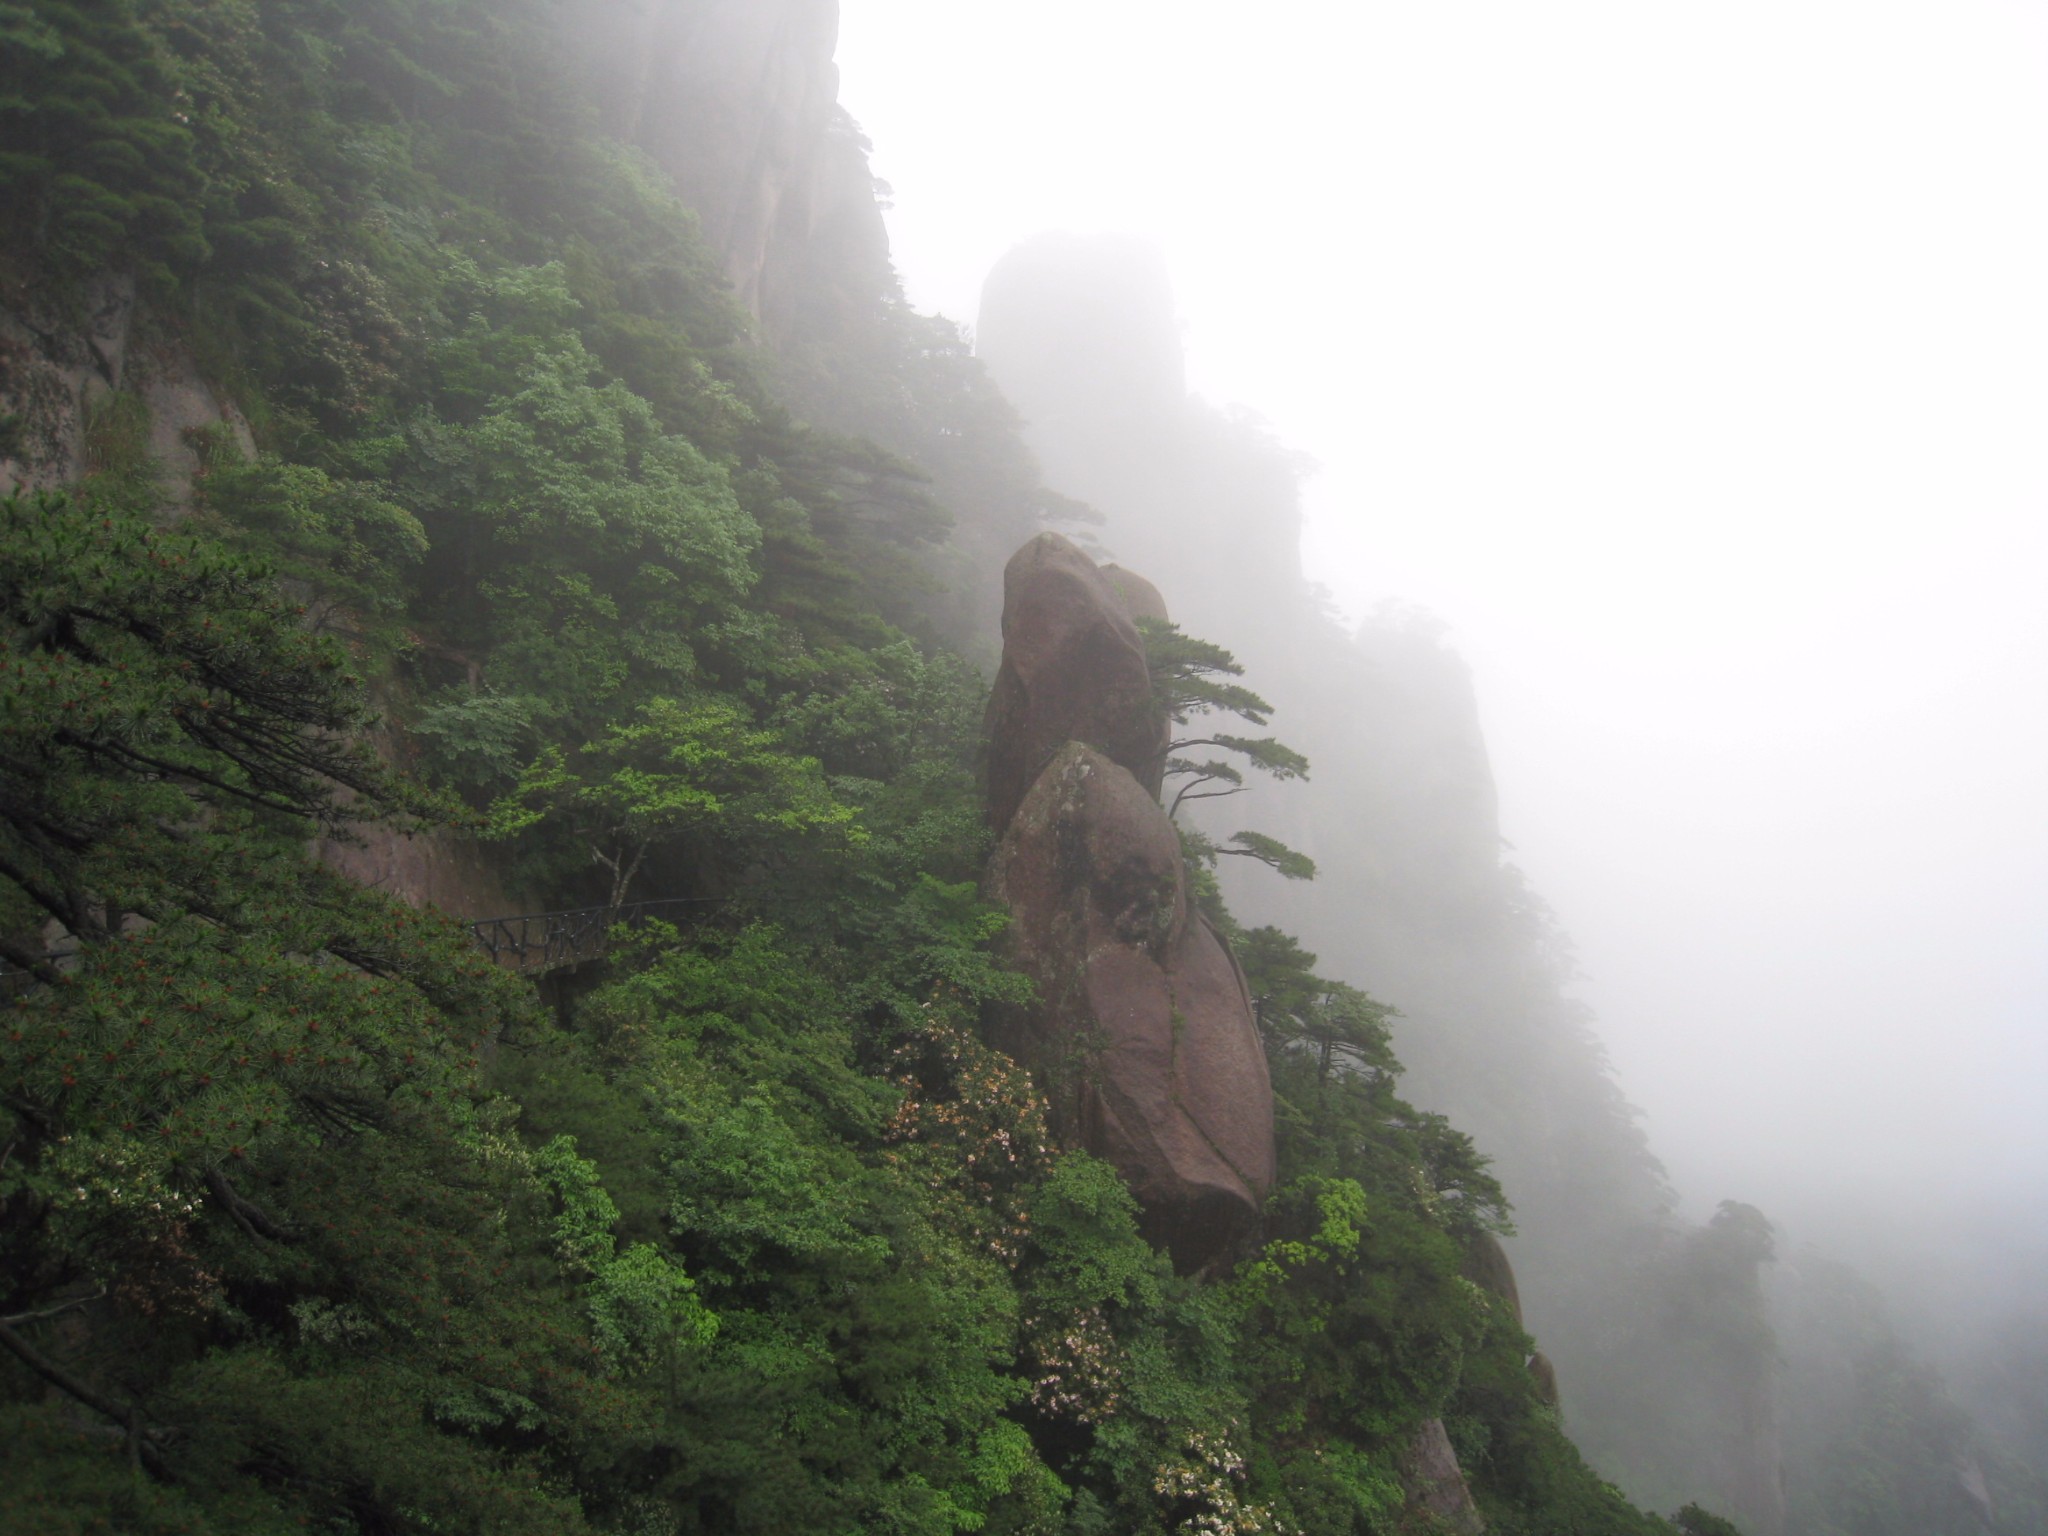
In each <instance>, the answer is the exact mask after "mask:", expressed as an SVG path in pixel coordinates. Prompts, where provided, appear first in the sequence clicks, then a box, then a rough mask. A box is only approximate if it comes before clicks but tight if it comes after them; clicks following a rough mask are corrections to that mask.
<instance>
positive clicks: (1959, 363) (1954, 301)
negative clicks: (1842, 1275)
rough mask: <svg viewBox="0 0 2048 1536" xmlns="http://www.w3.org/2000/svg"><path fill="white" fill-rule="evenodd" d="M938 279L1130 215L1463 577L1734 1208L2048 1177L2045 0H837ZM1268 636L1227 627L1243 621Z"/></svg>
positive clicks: (1429, 552)
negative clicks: (1057, 231) (1038, 240)
mask: <svg viewBox="0 0 2048 1536" xmlns="http://www.w3.org/2000/svg"><path fill="white" fill-rule="evenodd" d="M839 57H840V64H841V68H842V71H843V77H844V88H843V93H842V94H843V99H844V101H845V102H846V104H847V106H848V107H849V108H850V110H851V111H852V112H853V114H854V115H855V116H856V117H857V118H858V119H859V120H860V121H861V123H862V124H863V126H864V127H865V128H866V129H867V130H868V132H869V133H870V135H871V136H872V137H873V139H874V141H875V157H874V158H875V167H876V171H877V173H878V174H879V175H880V176H882V177H884V178H886V179H887V180H889V181H890V182H891V183H893V184H894V187H895V202H896V206H895V210H894V212H893V213H892V214H891V215H890V229H891V234H892V238H893V240H894V243H895V250H896V260H897V264H898V266H899V268H900V269H901V270H902V272H903V275H904V278H905V282H906V285H907V287H908V290H909V293H910V296H911V298H912V300H913V301H914V302H915V303H917V304H918V305H919V306H920V307H922V308H927V309H933V308H935V309H940V310H943V311H944V312H946V313H948V314H951V315H953V316H955V317H957V318H961V319H967V320H971V319H972V317H973V313H974V307H975V302H976V295H977V293H978V291H979V287H980V283H981V278H982V275H983V274H984V273H985V272H986V271H987V269H988V267H989V266H990V264H991V263H992V262H993V261H994V260H995V259H996V258H997V257H998V256H999V255H1001V254H1002V252H1003V251H1004V250H1006V249H1007V248H1008V247H1009V246H1010V245H1011V244H1013V243H1014V242H1016V241H1017V240H1019V239H1021V238H1023V237H1025V236H1027V235H1030V234H1032V233H1035V232H1037V231H1039V230H1041V229H1046V228H1055V227H1063V228H1070V229H1080V230H1105V229H1106V230H1118V231H1135V232H1138V233H1142V234H1145V235H1147V236H1149V237H1150V238H1152V239H1153V240H1154V241H1156V242H1157V244H1158V245H1159V247H1160V248H1161V250H1162V251H1163V252H1164V254H1165V256H1166V259H1167V261H1168V263H1169V265H1170V267H1171V269H1172V271H1173V273H1174V278H1175V283H1176V289H1177V295H1178V302H1179V306H1180V310H1181V313H1182V316H1183V320H1184V328H1185V335H1186V340H1187V345H1188V351H1189V362H1190V376H1191V379H1192V380H1193V382H1194V384H1195V387H1196V388H1197V389H1198V390H1199V391H1200V392H1202V393H1203V394H1205V395H1207V396H1209V397H1210V398H1212V399H1215V400H1218V401H1241V402H1243V403H1245V404H1248V405H1251V406H1252V407H1254V408H1255V409H1257V410H1259V411H1260V412H1261V413H1262V414H1264V415H1265V416H1266V417H1267V418H1268V419H1269V420H1270V421H1271V422H1272V423H1273V424H1274V426H1275V428H1276V429H1277V430H1278V431H1279V433H1280V434H1281V436H1282V437H1283V438H1284V439H1285V440H1286V441H1287V442H1289V443H1290V444H1291V445H1293V446H1295V447H1298V448H1301V449H1304V450H1306V451H1307V452H1309V453H1310V454H1312V455H1313V456H1314V457H1315V458H1316V459H1317V460H1318V461H1320V463H1321V465H1322V466H1323V468H1322V473H1321V474H1320V476H1319V477H1318V478H1317V479H1316V480H1315V481H1314V482H1313V483H1312V485H1311V486H1310V488H1309V492H1308V502H1309V514H1310V528H1309V539H1308V548H1307V550H1306V551H1305V559H1306V563H1307V568H1308V570H1309V572H1310V573H1311V574H1312V575H1313V576H1314V577H1315V578H1316V579H1317V580H1320V581H1322V582H1323V583H1325V584H1326V585H1327V586H1329V587H1330V588H1331V589H1332V591H1333V592H1334V593H1335V595H1336V596H1337V598H1338V600H1339V601H1340V603H1341V604H1342V605H1343V606H1345V607H1347V608H1348V609H1350V610H1351V611H1353V612H1362V611H1364V610H1366V609H1367V608H1369V607H1370V606H1372V605H1373V604H1375V603H1376V602H1378V601H1379V600H1381V599H1382V598H1386V597H1401V598H1406V599H1410V600H1413V601H1416V602H1419V603H1421V604H1422V605H1424V606H1426V607H1428V608H1430V609H1432V610H1434V611H1435V612H1436V613H1437V614H1438V615H1440V616H1441V617H1442V618H1443V619H1445V620H1446V621H1447V622H1448V623H1449V624H1450V626H1451V629H1452V638H1453V640H1454V643H1456V644H1457V645H1458V647H1459V648H1460V649H1461V650H1462V651H1463V652H1464V653H1465V655H1466V656H1467V657H1468V658H1469V659H1470V661H1471V662H1472V664H1473V668H1474V672H1475V674H1476V678H1477V683H1478V687H1479V692H1480V699H1481V707H1482V711H1483V713H1484V716H1485V718H1486V722H1487V726H1488V731H1489V735H1490V737H1491V740H1492V745H1493V750H1494V756H1495V766H1496V770H1497V774H1498V777H1499V779H1500V783H1501V790H1502V808H1503V819H1504V829H1505V831H1506V834H1507V836H1508V837H1509V838H1510V839H1511V840H1512V841H1513V843H1514V844H1515V846H1516V850H1517V851H1516V854H1515V857H1516V858H1517V859H1518V860H1519V861H1520V862H1521V863H1522V864H1523V866H1524V868H1525V869H1526V870H1527V871H1528V872H1529V874H1530V877H1531V879H1532V881H1533V882H1534V883H1535V885H1536V886H1537V887H1538V889H1540V890H1542V891H1544V892H1545V893H1546V894H1548V895H1549V897H1550V898H1551V900H1552V902H1553V904H1554V905H1556V907H1557V908H1558V910H1559V912H1560V915H1561V916H1562V918H1563V920H1564V922H1565V924H1566V926H1567V927H1568V929H1569V930H1570V931H1571V932H1572V934H1573V935H1574V936H1575V937H1576V939H1577V940H1578V943H1579V948H1580V953H1581V960H1582V963H1583V965H1584V968H1585V970H1586V972H1587V979H1586V982H1585V984H1584V987H1583V988H1582V991H1583V994H1584V995H1585V997H1586V998H1587V1000H1588V1001H1589V1002H1590V1003H1592V1004H1593V1006H1594V1007H1595V1008H1596V1010H1597V1011H1598V1013H1599V1015H1600V1018H1601V1026H1602V1030H1603V1033H1604V1035H1605V1037H1606V1038H1607V1040H1608V1043H1609V1045H1610V1047H1611V1048H1612V1050H1613V1054H1614V1057H1615V1060H1616V1062H1617V1065H1618V1068H1619V1070H1620V1073H1621V1077H1622V1080H1623V1086H1624V1088H1625V1089H1626V1091H1627V1092H1628V1093H1629V1095H1630V1097H1631V1098H1633V1099H1634V1100H1635V1101H1636V1102H1637V1103H1638V1104H1640V1105H1642V1106H1643V1107H1644V1109H1645V1110H1646V1111H1647V1112H1648V1115H1649V1128H1650V1133H1651V1137H1652V1141H1653V1143H1654V1144H1655V1145H1656V1147H1657V1148H1658V1149H1659V1151H1660V1152H1661V1153H1662V1154H1663V1155H1664V1156H1665V1158H1666V1160H1667V1162H1668V1163H1669V1164H1670V1165H1671V1167H1672V1171H1673V1173H1674V1175H1675V1176H1676V1177H1677V1179H1678V1180H1679V1182H1680V1184H1681V1186H1682V1187H1683V1189H1684V1190H1685V1191H1686V1193H1687V1194H1688V1196H1689V1197H1690V1198H1691V1199H1692V1200H1693V1201H1694V1202H1695V1203H1696V1206H1697V1207H1699V1208H1705V1209H1710V1208H1711V1206H1712V1203H1713V1201H1715V1200H1717V1199H1719V1198H1721V1197H1722V1196H1724V1195H1729V1196H1735V1197H1738V1198H1744V1199H1749V1200H1752V1201H1755V1202H1756V1203H1758V1204H1760V1205H1762V1206H1763V1207H1764V1208H1765V1209H1766V1210H1767V1211H1770V1212H1772V1213H1773V1214H1776V1215H1779V1216H1781V1217H1790V1218H1791V1219H1792V1220H1793V1221H1794V1223H1795V1224H1798V1223H1801V1222H1804V1223H1806V1225H1807V1228H1808V1230H1814V1229H1816V1228H1818V1227H1821V1226H1825V1225H1827V1221H1826V1220H1825V1219H1824V1217H1825V1213H1829V1212H1832V1213H1838V1214H1839V1215H1841V1216H1842V1217H1844V1218H1850V1219H1854V1220H1857V1221H1861V1222H1869V1223H1872V1224H1873V1225H1874V1226H1876V1227H1889V1228H1891V1229H1892V1230H1893V1231H1894V1232H1895V1233H1897V1232H1903V1231H1905V1230H1907V1229H1909V1228H1910V1227H1911V1226H1912V1225H1913V1224H1914V1223H1916V1222H1918V1221H1919V1220H1921V1219H1922V1218H1923V1217H1931V1216H1934V1215H1939V1214H1949V1215H1953V1216H1955V1217H1957V1218H1958V1219H1963V1220H1970V1221H1978V1220H1982V1221H1984V1222H1989V1223H2005V1224H2007V1225H2009V1226H2010V1225H2012V1224H2015V1223H2016V1224H2017V1225H2018V1226H2020V1227H2032V1228H2034V1229H2037V1230H2038V1229H2040V1228H2041V1227H2042V1226H2043V1225H2044V1221H2043V1218H2044V1217H2048V1106H2044V1103H2043V1100H2044V1097H2048V1092H2044V1090H2048V812H2044V809H2043V805H2042V796H2043V792H2044V789H2048V0H2002V3H2001V0H1897V3H1888V0H1854V3H1849V0H1767V3H1757V0H1722V3H1718V4H1714V5H1697V4H1687V5H1679V4H1673V3H1666V0H1604V3H1603V0H1546V3H1543V4H1530V3H1529V0H1512V3H1488V0H1465V3H1458V0H1404V3H1383V0H1347V3H1343V4H1338V3H1303V0H1269V3H1267V4H1264V5H1258V6H1249V5H1245V4H1242V3H1236V4H1230V5H1223V4H1212V3H1206V0H1031V3H1029V4H1025V3H1022V0H969V3H962V0H844V4H843V19H842V25H841V42H840V54H839ZM1218 638H1219V639H1223V640H1225V641H1226V643H1227V639H1228V637H1227V636H1221V637H1218Z"/></svg>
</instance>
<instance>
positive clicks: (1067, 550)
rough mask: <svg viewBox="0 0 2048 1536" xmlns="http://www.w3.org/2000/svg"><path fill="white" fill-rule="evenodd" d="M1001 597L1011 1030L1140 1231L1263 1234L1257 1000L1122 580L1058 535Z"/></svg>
mask: <svg viewBox="0 0 2048 1536" xmlns="http://www.w3.org/2000/svg"><path fill="white" fill-rule="evenodd" d="M1125 580H1126V581H1127V582H1129V581H1130V580H1131V579H1130V578H1128V577H1126V578H1125ZM1132 590H1133V591H1134V592H1137V593H1138V594H1139V597H1140V600H1141V601H1143V600H1145V599H1144V597H1143V594H1144V593H1145V592H1149V590H1150V589H1149V587H1148V586H1144V587H1140V586H1135V585H1134V586H1133V587H1132ZM1004 594H1005V603H1004V622H1003V640H1004V644H1003V665H1002V671H1001V673H1000V674H999V676H998V680H997V685H996V691H995V694H994V696H993V698H992V700H991V702H990V707H989V722H990V734H991V744H990V775H989V778H990V790H989V796H990V798H989V814H990V819H991V821H992V822H993V823H994V824H995V825H996V826H998V827H1000V828H1002V829H1003V837H1002V842H1001V844H1000V846H999V847H998V848H997V850H996V855H995V858H994V861H993V862H992V864H991V866H990V870H989V889H990V891H991V893H992V894H993V896H994V897H995V899H996V900H997V901H999V902H1001V903H1002V904H1003V905H1004V906H1006V907H1007V908H1008V909H1009V911H1010V914H1011V919H1012V926H1011V929H1010V933H1009V945H1010V954H1011V958H1012V960H1013V961H1014V962H1015V963H1016V964H1017V965H1018V966H1019V967H1020V968H1021V969H1022V970H1023V971H1024V973H1025V974H1026V975H1028V976H1030V977H1031V979H1032V981H1033V983H1034V984H1035V985H1036V987H1037V990H1038V1001H1037V1002H1036V1004H1035V1005H1033V1006H1032V1007H1030V1008H1027V1009H1019V1010H1014V1011H1013V1012H1012V1014H1011V1016H1010V1017H1009V1019H1008V1020H1007V1021H1006V1026H1005V1034H1006V1036H1007V1038H1006V1039H1005V1041H1004V1043H1005V1044H1006V1045H1008V1046H1009V1047H1010V1049H1011V1050H1012V1051H1013V1052H1014V1053H1015V1054H1016V1055H1018V1056H1019V1057H1020V1058H1021V1059H1023V1060H1025V1061H1027V1062H1028V1063H1030V1064H1031V1066H1032V1067H1033V1068H1034V1070H1036V1071H1037V1072H1038V1074H1039V1076H1040V1079H1041V1081H1042V1082H1044V1083H1045V1084H1046V1085H1047V1087H1048V1088H1049V1089H1050V1091H1051V1096H1052V1099H1053V1104H1054V1114H1055V1120H1056V1122H1057V1123H1058V1125H1059V1127H1060V1129H1061V1131H1062V1132H1063V1134H1065V1135H1066V1136H1067V1137H1069V1138H1070V1139H1072V1140H1075V1141H1077V1142H1078V1143H1079V1144H1080V1145H1082V1146H1084V1147H1086V1148H1087V1149H1088V1150H1089V1151H1090V1152H1093V1153H1095V1154H1096V1155H1097V1156H1099V1157H1102V1158H1104V1159H1105V1160H1107V1161H1108V1162H1109V1163H1111V1164H1112V1165H1113V1166H1114V1167H1115V1168H1116V1169H1117V1171H1118V1172H1120V1173H1121V1174H1122V1175H1123V1176H1124V1178H1125V1180H1126V1181H1127V1182H1128V1183H1129V1184H1130V1186H1131V1189H1132V1191H1133V1192H1134V1193H1135V1194H1136V1195H1137V1197H1138V1200H1139V1202H1140V1204H1141V1205H1142V1206H1143V1208H1144V1222H1145V1228H1146V1232H1147V1236H1149V1237H1150V1238H1151V1239H1152V1240H1153V1241H1154V1242H1156V1243H1159V1244H1161V1245H1162V1246H1164V1247H1166V1248H1168V1249H1169V1250H1170V1251H1171V1252H1172V1254H1173V1257H1174V1261H1175V1263H1176V1264H1177V1265H1178V1266H1179V1267H1180V1268H1181V1269H1183V1270H1184V1271H1192V1270H1199V1269H1202V1268H1204V1267H1207V1266H1209V1265H1211V1264H1213V1263H1216V1262H1218V1261H1220V1260H1223V1259H1226V1258H1228V1257H1229V1256H1231V1255H1232V1254H1234V1253H1235V1251H1236V1250H1237V1249H1238V1248H1239V1247H1240V1246H1241V1245H1242V1244H1243V1243H1244V1242H1246V1241H1247V1240H1249V1239H1250V1238H1251V1237H1253V1236H1254V1235H1255V1234H1256V1232H1257V1230H1258V1220H1259V1206H1260V1203H1261V1201H1262V1200H1263V1199H1264V1198H1265V1196H1266V1193H1267V1192H1268V1191H1269V1190H1270V1189H1271V1187H1272V1183H1273V1171H1274V1161H1273V1157H1274V1155H1273V1096H1272V1084H1271V1082H1270V1080H1269V1079H1268V1077H1267V1073H1266V1058H1265V1051H1264V1048H1263V1046H1262V1045H1261V1044H1260V1041H1259V1036H1258V1030H1257V1028H1256V1026H1255V1024H1254V1022H1253V1017H1252V1003H1251V996H1250V994H1249V992H1248V990H1247V989H1246V986H1245V981H1244V973H1243V972H1242V971H1241V970H1240V969H1239V968H1238V965H1237V962H1236V960H1235V959H1234V958H1233V957H1232V955H1231V953H1230V951H1229V948H1228V947H1227V946H1226V945H1225V944H1224V942H1223V941H1222V939H1221V938H1219V937H1218V936H1217V934H1216V933H1215V931H1214V930H1213V929H1212V928H1210V926H1209V924H1208V923H1207V921H1206V920H1205V919H1204V918H1203V917H1202V916H1201V915H1200V914H1199V913H1198V912H1195V911H1194V910H1192V909H1191V908H1190V906H1189V904H1188V893H1187V877H1186V869H1185V865H1184V863H1183V860H1182V857H1181V851H1180V840H1179V838H1178V836H1177V835H1176V834H1175V832H1174V829H1173V824H1172V822H1171V821H1169V820H1168V819H1167V816H1166V813H1165V811H1164V810H1163V809H1161V807H1160V805H1159V800H1158V782H1159V778H1158V774H1159V764H1160V759H1161V749H1162V748H1163V746H1164V743H1165V730H1166V720H1165V716H1164V713H1163V712H1162V711H1161V710H1160V709H1159V707H1158V706H1157V705H1156V704H1155V703H1154V702H1153V701H1152V697H1151V692H1150V688H1149V683H1148V680H1147V673H1146V669H1145V654H1144V646H1143V643H1142V641H1140V640H1139V638H1138V635H1137V631H1136V629H1135V627H1134V626H1133V625H1132V623H1131V620H1130V615H1129V612H1128V610H1127V608H1126V607H1125V600H1124V598H1123V597H1122V596H1120V594H1119V591H1118V589H1117V587H1116V586H1114V585H1112V584H1111V581H1110V580H1109V578H1108V577H1106V576H1105V575H1104V574H1103V573H1102V572H1100V571H1098V570H1097V569H1096V568H1095V566H1094V565H1093V563H1092V562H1090V561H1089V560H1088V558H1087V556H1086V555H1084V554H1082V553H1081V552H1080V551H1079V550H1078V549H1076V548H1075V547H1074V546H1073V545H1072V544H1069V543H1068V542H1067V541H1066V540H1064V539H1062V538H1060V537H1059V536H1058V535H1056V534H1045V535H1041V536H1040V537H1039V538H1037V539H1035V540H1033V541H1032V542H1031V543H1030V544H1027V545H1026V546H1025V547H1024V548H1023V549H1022V550H1020V551H1019V552H1018V554H1017V555H1016V557H1015V558H1014V559H1012V560H1011V562H1010V568H1009V570H1008V572H1007V573H1006V580H1005V585H1004ZM1149 601H1150V602H1157V594H1156V593H1151V596H1150V599H1149Z"/></svg>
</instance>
